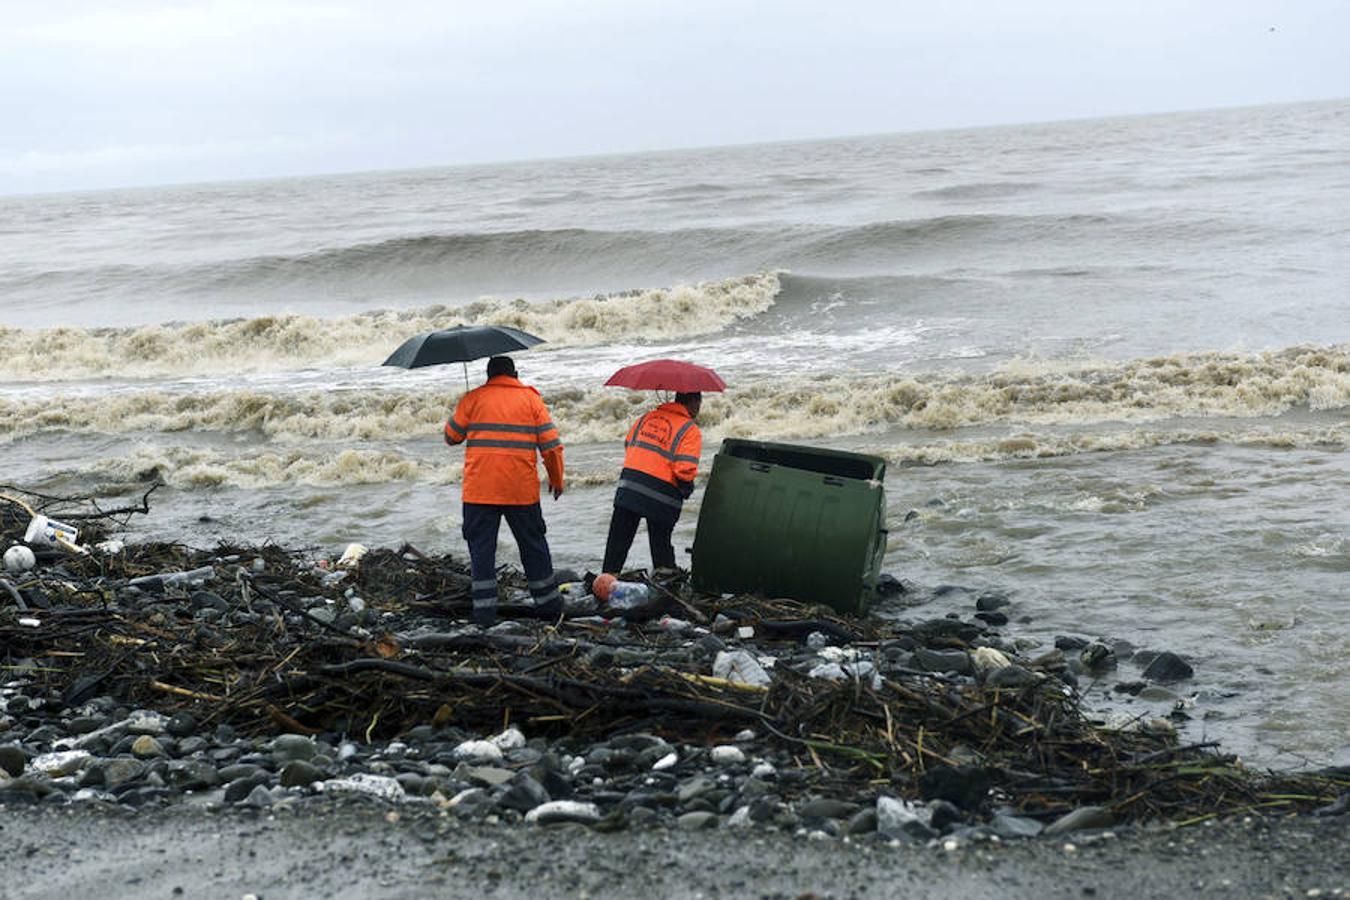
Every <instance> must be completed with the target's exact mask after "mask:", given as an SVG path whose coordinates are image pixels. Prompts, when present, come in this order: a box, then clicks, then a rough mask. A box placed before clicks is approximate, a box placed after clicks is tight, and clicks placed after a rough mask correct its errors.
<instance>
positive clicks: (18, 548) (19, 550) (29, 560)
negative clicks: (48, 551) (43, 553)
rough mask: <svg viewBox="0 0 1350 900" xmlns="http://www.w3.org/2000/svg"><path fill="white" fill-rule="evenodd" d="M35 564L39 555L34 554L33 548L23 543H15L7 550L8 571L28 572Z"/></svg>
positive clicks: (6, 562)
mask: <svg viewBox="0 0 1350 900" xmlns="http://www.w3.org/2000/svg"><path fill="white" fill-rule="evenodd" d="M35 565H37V557H36V556H34V555H33V551H32V550H30V549H29V548H27V547H25V546H23V545H22V544H15V545H14V546H13V547H10V548H9V549H8V550H6V551H5V571H6V572H27V571H28V570H29V569H31V568H33V566H35Z"/></svg>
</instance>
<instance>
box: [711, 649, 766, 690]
mask: <svg viewBox="0 0 1350 900" xmlns="http://www.w3.org/2000/svg"><path fill="white" fill-rule="evenodd" d="M713 677H714V678H724V679H726V680H727V681H736V682H740V683H741V684H749V685H754V686H755V687H768V686H769V685H770V684H772V683H773V679H771V678H770V677H769V673H768V672H765V671H764V667H763V666H762V665H760V664H759V660H757V659H755V657H754V656H753V655H752V654H751V653H749V652H748V651H746V650H731V651H727V650H722V651H720V652H719V653H718V654H717V657H716V658H715V659H714V660H713Z"/></svg>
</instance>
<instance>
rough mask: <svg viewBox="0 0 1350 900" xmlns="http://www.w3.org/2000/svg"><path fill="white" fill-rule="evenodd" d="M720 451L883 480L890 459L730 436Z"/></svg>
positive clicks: (819, 470)
mask: <svg viewBox="0 0 1350 900" xmlns="http://www.w3.org/2000/svg"><path fill="white" fill-rule="evenodd" d="M718 452H719V453H724V454H726V455H727V456H732V457H736V458H737V459H747V460H751V461H753V462H762V463H768V464H770V465H775V466H786V467H788V468H790V469H803V470H805V471H807V472H818V473H820V474H822V475H834V476H837V477H840V478H856V479H858V480H860V481H882V480H883V479H885V477H886V460H884V459H882V458H881V457H880V456H872V455H870V454H867V453H853V452H851V451H848V450H832V449H829V448H825V447H808V446H805V445H801V444H778V443H772V442H769V441H751V440H746V439H744V438H726V439H724V440H723V441H722V448H721V450H719V451H718Z"/></svg>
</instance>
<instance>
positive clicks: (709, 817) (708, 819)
mask: <svg viewBox="0 0 1350 900" xmlns="http://www.w3.org/2000/svg"><path fill="white" fill-rule="evenodd" d="M675 824H676V825H677V826H678V827H679V828H681V829H682V830H684V831H701V830H703V829H704V828H716V827H717V813H714V812H687V813H685V814H684V815H682V816H680V817H679V818H677V819H676V820H675Z"/></svg>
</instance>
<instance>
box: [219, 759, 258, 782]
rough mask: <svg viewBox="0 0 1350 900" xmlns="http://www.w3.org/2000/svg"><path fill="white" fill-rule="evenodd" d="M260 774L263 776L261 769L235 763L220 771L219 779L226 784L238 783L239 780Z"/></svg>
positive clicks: (249, 764)
mask: <svg viewBox="0 0 1350 900" xmlns="http://www.w3.org/2000/svg"><path fill="white" fill-rule="evenodd" d="M262 774H265V773H264V771H263V768H262V767H261V766H256V765H253V764H252V763H235V764H234V765H230V766H225V767H224V768H223V769H221V770H220V777H221V779H222V780H224V781H226V782H230V781H238V780H239V779H240V778H253V777H255V776H257V775H262Z"/></svg>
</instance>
